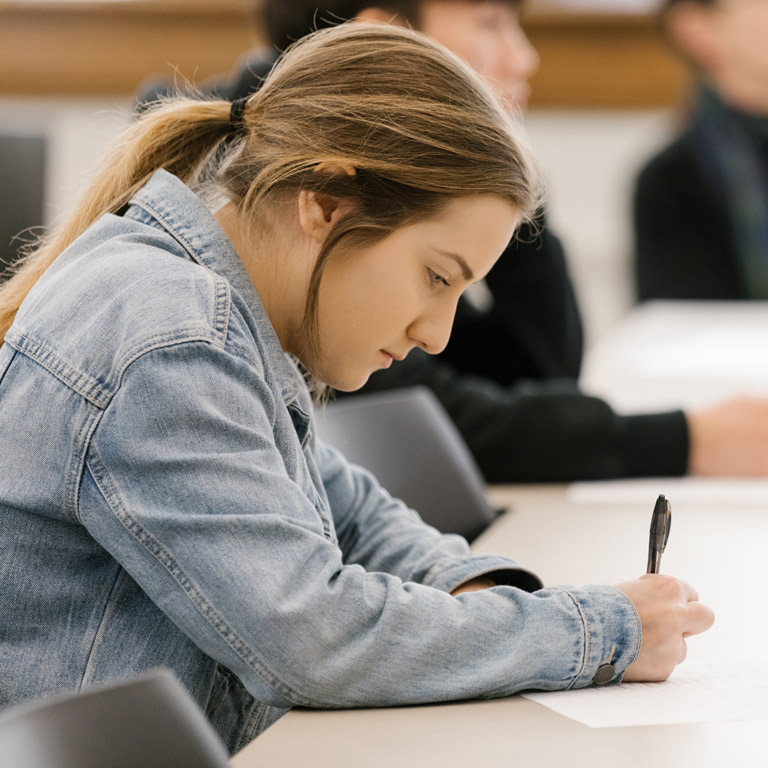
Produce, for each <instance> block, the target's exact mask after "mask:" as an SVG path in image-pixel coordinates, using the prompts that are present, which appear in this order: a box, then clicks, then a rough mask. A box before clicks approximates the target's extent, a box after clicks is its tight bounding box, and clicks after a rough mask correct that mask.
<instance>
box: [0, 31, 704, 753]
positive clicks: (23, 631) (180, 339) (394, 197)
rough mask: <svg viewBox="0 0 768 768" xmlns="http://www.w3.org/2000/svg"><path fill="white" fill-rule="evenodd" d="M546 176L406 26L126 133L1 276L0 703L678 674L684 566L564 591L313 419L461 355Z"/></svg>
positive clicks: (277, 705) (284, 697) (351, 36)
mask: <svg viewBox="0 0 768 768" xmlns="http://www.w3.org/2000/svg"><path fill="white" fill-rule="evenodd" d="M536 189H537V185H536V179H535V172H534V169H533V164H532V163H531V160H530V159H529V156H528V151H527V150H526V148H525V145H524V143H523V142H522V141H521V139H520V137H519V134H518V131H517V128H516V126H515V124H514V123H513V122H512V121H511V120H510V118H509V117H508V116H507V114H506V112H505V111H504V109H503V107H501V106H500V105H499V103H498V102H497V101H496V98H495V96H494V95H493V94H492V93H491V92H490V91H489V90H488V89H487V88H486V87H485V86H484V85H483V84H482V83H481V82H480V81H479V80H478V78H477V76H475V75H474V74H473V73H472V72H471V70H469V69H468V68H467V67H466V66H465V65H464V64H462V63H461V62H460V61H459V60H458V59H457V58H455V57H454V56H452V55H451V54H449V53H448V52H447V51H446V50H445V49H443V48H442V47H440V46H438V45H437V44H435V43H431V42H429V41H428V40H427V39H426V38H425V37H423V36H421V35H420V34H419V33H416V32H410V31H408V30H403V29H396V28H392V27H387V26H384V25H367V24H352V25H343V26H341V27H338V28H335V29H331V30H324V31H322V32H319V33H317V34H315V35H312V36H310V37H308V38H306V39H305V40H304V41H302V42H300V43H299V44H297V45H296V46H295V47H294V48H293V49H292V51H291V52H289V53H288V55H286V56H285V58H284V59H283V60H282V61H281V62H280V64H278V66H277V67H276V69H275V70H274V71H273V72H272V73H271V75H270V76H269V79H268V80H267V81H266V82H265V84H264V87H263V88H262V89H261V90H260V91H259V92H258V93H257V94H254V95H253V96H251V97H250V98H248V99H247V100H243V101H238V102H235V103H234V105H233V106H232V108H230V104H229V103H227V102H223V101H216V100H212V101H207V102H205V101H202V102H201V101H195V100H184V99H179V100H174V101H170V102H168V103H166V104H165V105H164V106H161V107H159V108H157V109H155V110H152V111H150V112H149V113H148V114H146V115H145V116H144V117H142V118H141V119H140V120H139V121H137V123H136V124H134V125H133V126H131V127H130V128H129V129H128V131H127V133H126V134H125V135H124V137H123V138H122V141H121V142H120V143H119V144H118V145H117V146H116V147H115V148H114V151H113V153H112V154H111V156H110V157H109V158H108V160H107V161H106V163H105V165H104V166H103V168H102V169H101V171H100V173H99V174H98V175H97V178H96V179H95V181H94V182H93V184H92V186H91V187H90V189H89V191H88V192H87V194H86V196H85V198H84V199H83V201H82V203H81V204H80V206H79V207H78V209H77V210H76V211H75V213H74V215H73V216H72V218H71V219H70V220H69V221H67V222H66V223H64V224H63V226H61V227H60V228H59V229H58V230H57V231H56V232H54V233H53V234H52V235H51V237H50V238H49V239H48V240H47V241H46V242H44V243H43V244H41V245H40V246H39V247H38V249H37V251H36V252H34V253H32V254H31V255H30V256H29V258H28V260H27V262H26V263H25V265H24V266H23V267H22V269H21V271H19V272H18V273H17V274H16V275H15V276H14V277H13V278H11V280H10V281H9V282H8V283H7V284H6V285H5V286H4V288H3V289H2V292H0V302H1V306H0V309H1V310H2V317H1V319H0V330H1V331H2V333H4V334H5V343H4V344H3V345H2V347H0V443H1V444H2V446H3V451H2V452H0V514H1V515H2V520H3V525H2V527H0V571H1V572H2V583H3V588H2V590H0V628H1V629H0V644H1V645H2V653H0V704H2V706H9V705H12V704H16V703H19V702H22V701H25V700H31V699H35V698H39V697H43V696H48V695H51V694H55V693H59V692H64V691H74V690H79V689H81V688H86V687H88V686H92V685H96V684H99V683H102V682H104V681H108V680H114V679H118V678H124V677H128V676H131V675H133V674H136V673H139V672H141V671H143V670H146V669H148V668H153V667H165V668H168V669H170V670H172V671H173V673H174V674H175V675H176V676H177V677H178V678H179V679H180V680H181V682H182V683H183V684H184V685H185V686H186V688H187V689H188V690H189V691H190V692H191V694H192V695H193V696H194V698H195V699H196V701H197V702H199V704H200V705H201V707H202V708H203V709H204V710H205V711H206V713H207V716H208V718H209V719H210V721H211V722H212V723H213V725H214V727H215V728H216V729H217V731H218V732H219V733H220V734H221V737H222V738H223V740H224V741H225V743H226V744H227V746H228V747H229V749H230V750H232V751H235V750H237V749H238V748H239V747H241V746H242V745H244V744H245V743H246V742H247V741H249V740H250V739H252V738H254V737H255V736H256V735H257V734H258V733H259V732H260V731H262V730H263V729H264V728H266V727H267V726H268V725H269V724H270V723H272V722H273V721H274V720H275V719H277V718H278V717H279V716H280V715H281V714H282V713H284V712H285V711H286V710H287V709H289V708H290V707H292V706H295V705H301V706H305V707H364V706H378V705H391V704H410V703H416V702H431V701H443V700H451V699H463V698H470V697H492V696H505V695H508V694H511V693H514V692H515V691H519V690H521V689H525V688H542V689H563V688H570V687H580V686H586V685H590V684H591V683H592V682H593V678H595V675H598V677H597V679H598V681H601V682H606V681H614V682H620V681H621V680H622V679H623V680H639V679H644V680H659V679H663V678H665V677H666V676H668V675H669V674H670V672H671V671H672V669H673V668H674V666H675V664H677V663H678V662H680V661H681V660H682V658H683V657H684V655H685V638H686V637H687V636H688V635H690V634H694V633H696V632H700V631H702V630H704V629H706V628H707V627H708V626H709V624H710V623H711V621H712V616H711V612H710V610H709V609H708V608H707V607H706V606H704V605H703V604H701V603H700V602H698V598H697V595H696V593H695V592H694V590H693V589H692V588H690V587H688V586H687V585H685V584H684V583H683V582H680V581H678V580H676V579H673V578H671V577H664V576H652V577H642V578H640V579H636V580H629V581H623V582H620V583H619V585H618V586H608V585H599V586H588V587H581V588H576V587H551V588H543V586H542V584H541V583H540V582H539V580H538V579H537V578H536V577H535V576H534V575H533V574H531V573H530V572H528V571H526V570H524V569H523V568H522V567H521V566H519V565H518V564H517V563H515V562H513V561H510V560H506V559H504V558H497V557H487V556H483V557H478V556H472V555H471V554H470V553H469V551H468V548H467V544H466V542H465V541H463V540H462V539H460V538H458V537H455V536H443V535H440V534H438V533H437V532H436V531H435V530H433V529H430V528H428V527H426V526H425V525H424V524H423V523H422V522H421V521H420V520H419V518H418V516H417V515H416V514H415V513H414V512H413V511H411V510H409V509H407V508H404V507H403V506H402V505H401V504H400V503H399V502H397V501H395V500H393V499H392V498H391V497H390V496H388V495H387V493H386V492H385V491H384V490H382V489H381V488H380V487H379V486H378V485H377V483H376V481H375V480H374V479H373V478H372V477H371V476H370V475H369V474H367V473H365V472H364V471H362V470H360V469H356V468H353V467H351V466H350V465H348V464H347V463H346V462H345V460H344V459H343V457H342V456H341V455H339V454H338V453H337V452H336V451H334V450H332V449H331V448H329V447H328V446H326V445H323V444H322V443H321V442H320V441H318V440H316V439H315V437H314V435H313V430H312V405H311V398H310V395H309V391H308V388H307V385H306V384H305V378H304V377H305V376H307V377H309V378H311V381H312V382H313V386H314V387H316V388H320V387H322V386H324V385H331V386H334V387H337V388H339V389H343V390H351V389H355V388H356V387H359V386H361V385H362V384H363V383H364V382H365V380H366V379H367V377H368V376H369V374H370V373H371V372H372V371H374V370H376V369H378V368H382V367H387V366H390V365H397V363H398V361H399V360H400V359H401V358H403V357H404V356H405V355H407V354H408V352H409V351H410V350H411V349H414V348H421V349H423V350H425V351H427V352H438V351H439V350H440V349H442V348H443V346H444V345H445V344H446V341H447V339H448V334H449V331H450V327H451V322H452V318H453V313H454V310H455V308H456V303H457V301H458V298H459V296H460V295H461V293H462V291H464V290H465V289H466V288H467V287H468V286H469V285H470V284H471V283H472V282H473V281H476V280H478V279H480V278H482V277H483V276H484V275H485V274H486V273H487V272H488V270H489V269H490V268H491V266H492V265H493V263H494V261H495V260H496V259H497V257H498V256H499V254H500V253H501V252H502V251H503V250H504V247H505V246H506V244H507V242H508V240H509V239H510V237H511V236H512V234H513V232H514V230H515V227H516V226H517V225H518V224H519V223H520V222H521V221H523V220H525V219H526V217H529V216H531V215H532V214H533V212H534V211H535V210H536V208H537V206H538V204H539V200H538V197H537V192H536ZM14 318H15V319H14ZM286 353H287V354H286ZM295 361H298V362H299V363H300V364H301V366H302V369H303V370H301V369H300V368H298V367H297V365H296V363H295ZM616 545H617V546H621V542H616ZM598 670H600V672H599V674H598Z"/></svg>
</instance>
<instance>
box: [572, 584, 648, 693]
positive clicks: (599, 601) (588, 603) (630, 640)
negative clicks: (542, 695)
mask: <svg viewBox="0 0 768 768" xmlns="http://www.w3.org/2000/svg"><path fill="white" fill-rule="evenodd" d="M557 589H562V590H563V591H564V592H566V593H567V594H568V595H569V597H570V598H571V599H572V600H573V601H574V603H575V605H576V608H577V610H578V611H579V614H580V616H581V619H582V622H583V625H584V662H583V664H582V667H581V671H580V672H579V674H578V675H577V676H576V677H575V678H574V680H573V682H572V684H571V686H570V687H571V688H584V687H586V686H589V685H615V684H617V683H620V682H621V680H622V678H623V677H624V672H625V671H626V669H627V667H628V666H629V665H630V664H631V663H632V662H633V661H634V660H635V659H636V658H637V655H638V654H639V653H640V645H641V643H642V625H641V622H640V616H639V615H638V613H637V609H636V608H635V605H634V603H633V602H632V601H631V600H630V599H629V598H628V597H627V596H626V595H625V594H624V593H623V592H622V591H621V590H619V589H616V587H611V586H608V585H590V586H588V587H578V588H575V587H557Z"/></svg>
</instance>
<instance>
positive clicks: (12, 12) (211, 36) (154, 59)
mask: <svg viewBox="0 0 768 768" xmlns="http://www.w3.org/2000/svg"><path fill="white" fill-rule="evenodd" d="M250 5H251V4H250V2H249V0H218V2H214V1H213V0H210V1H209V2H204V0H187V1H186V2H181V0H107V1H105V2H101V1H100V0H78V1H77V2H72V1H70V0H11V1H10V2H9V1H8V0H0V136H2V135H37V136H40V135H42V136H44V137H45V140H46V141H45V150H44V153H45V173H44V178H43V179H42V181H41V183H42V184H43V187H44V207H43V210H42V217H43V223H51V222H52V221H54V220H55V218H56V217H57V216H59V215H61V214H62V213H64V212H65V211H67V210H68V209H69V207H70V206H72V205H73V204H74V202H75V200H76V199H77V197H78V195H79V192H80V191H81V190H82V188H83V185H84V184H85V183H86V181H87V179H88V177H89V176H90V174H91V173H92V172H93V170H94V169H95V168H96V167H97V165H98V161H99V158H100V156H101V155H102V153H103V151H104V148H105V146H106V144H107V143H108V142H109V140H110V139H111V138H112V137H113V136H114V135H115V134H116V133H118V132H119V131H120V130H121V129H122V128H123V127H124V126H125V125H126V124H127V123H128V121H129V120H130V119H131V110H132V106H133V94H134V93H135V91H136V89H137V88H138V87H139V84H140V82H141V81H142V80H144V79H145V78H146V77H147V76H148V75H149V74H151V73H154V74H156V75H159V76H163V77H167V78H173V77H177V78H180V79H181V80H182V81H183V80H184V79H191V80H193V81H195V82H204V81H205V79H206V78H208V77H210V76H212V75H214V74H216V73H224V72H226V71H227V70H229V69H230V68H231V67H232V66H233V65H234V63H235V61H236V59H237V58H238V55H239V54H240V53H242V52H243V51H245V50H247V49H248V48H249V47H252V46H257V45H258V44H259V43H260V36H259V30H258V29H257V28H256V27H255V26H254V25H253V23H252V17H251V13H250ZM652 6H653V0H540V1H539V2H538V3H536V2H534V5H533V6H532V7H531V10H530V12H529V13H528V14H527V15H526V17H525V19H524V23H525V27H526V29H527V31H528V33H529V36H530V37H531V39H532V41H533V42H534V44H535V45H536V47H537V48H538V49H539V51H540V53H541V58H542V66H541V70H540V72H539V74H538V75H537V77H536V79H535V80H534V83H533V87H534V97H533V100H532V103H531V107H530V109H529V112H528V114H527V118H526V123H527V126H528V130H529V133H530V135H531V139H532V143H533V145H534V148H535V150H536V151H537V153H538V155H539V157H540V159H541V161H542V164H543V166H544V168H545V171H546V173H547V177H548V180H549V190H550V199H551V205H550V215H551V220H552V225H553V228H554V229H555V231H556V232H558V234H560V236H561V237H562V239H563V240H564V242H565V245H566V249H567V253H568V256H569V262H570V266H571V271H572V275H573V278H574V281H575V284H576V289H577V292H578V295H579V300H580V303H581V306H582V311H583V314H584V318H585V324H586V331H587V340H588V343H593V342H594V341H595V340H596V339H598V338H599V337H600V336H601V335H602V334H604V333H605V332H606V331H607V330H609V329H610V328H611V327H612V326H613V325H614V324H615V323H616V322H617V320H618V319H620V318H621V316H622V315H623V314H624V313H625V312H626V311H627V310H628V309H629V307H630V306H631V304H632V301H633V287H632V283H631V277H630V269H629V265H630V255H631V254H630V229H629V227H630V216H629V213H630V196H631V187H632V181H633V178H634V175H635V172H636V170H637V168H638V167H639V165H640V164H641V163H642V161H643V160H644V159H645V158H647V157H648V156H649V155H650V154H651V153H652V152H653V151H654V150H655V149H656V148H657V147H658V146H659V145H661V144H662V143H664V142H665V141H666V140H667V139H668V137H669V135H670V134H671V132H672V131H673V130H674V129H675V125H676V121H677V116H678V114H679V111H680V109H681V104H682V102H683V100H684V93H685V85H686V82H685V76H684V74H683V72H682V71H681V68H680V66H679V64H678V63H677V62H676V61H675V60H674V58H673V57H672V56H671V54H669V53H668V52H667V51H666V49H665V47H664V45H663V43H661V41H660V40H659V39H658V35H657V33H656V29H655V25H654V22H653V19H652V16H651V11H652ZM13 185H14V181H13V179H12V178H8V170H7V169H4V168H2V167H0V186H2V188H3V189H4V190H7V189H8V188H9V187H11V188H13Z"/></svg>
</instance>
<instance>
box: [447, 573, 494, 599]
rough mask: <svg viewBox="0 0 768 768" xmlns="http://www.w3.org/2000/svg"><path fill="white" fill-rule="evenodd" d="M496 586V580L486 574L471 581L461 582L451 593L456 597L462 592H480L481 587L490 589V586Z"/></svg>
mask: <svg viewBox="0 0 768 768" xmlns="http://www.w3.org/2000/svg"><path fill="white" fill-rule="evenodd" d="M495 586H497V585H496V582H495V581H493V580H492V579H488V578H486V577H485V576H478V577H477V578H476V579H471V580H470V581H465V582H464V583H463V584H459V586H458V587H456V589H454V590H453V592H451V594H452V595H453V596H454V597H455V596H456V595H460V594H461V593H462V592H479V591H480V590H481V589H488V588H489V587H495Z"/></svg>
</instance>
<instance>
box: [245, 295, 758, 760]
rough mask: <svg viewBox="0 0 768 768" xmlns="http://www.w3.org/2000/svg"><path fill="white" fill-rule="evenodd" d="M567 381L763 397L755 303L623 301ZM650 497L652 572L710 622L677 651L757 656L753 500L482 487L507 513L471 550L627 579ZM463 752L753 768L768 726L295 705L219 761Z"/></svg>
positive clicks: (650, 404) (684, 395) (663, 395)
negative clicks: (654, 535)
mask: <svg viewBox="0 0 768 768" xmlns="http://www.w3.org/2000/svg"><path fill="white" fill-rule="evenodd" d="M582 385H583V386H584V387H585V388H587V389H588V390H590V391H593V392H595V393H596V394H599V395H602V396H604V397H606V398H607V399H608V400H609V402H611V403H612V405H614V407H616V408H617V409H618V410H624V411H628V412H635V411H638V410H655V409H660V408H676V407H691V406H696V405H701V404H704V403H707V402H712V401H714V400H718V399H724V398H727V397H730V396H732V395H734V394H737V393H740V392H750V393H761V394H768V302H766V303H749V304H727V303H718V304H704V303H694V302H689V303H685V304H675V303H663V304H652V305H648V306H645V307H642V308H641V309H639V310H635V311H634V312H633V313H632V315H631V316H630V317H629V318H628V319H627V321H626V322H625V323H623V324H622V326H621V327H620V328H618V329H617V331H616V332H615V334H613V335H612V336H611V337H610V338H608V339H606V340H605V341H604V342H602V343H601V344H600V345H599V346H598V347H597V348H595V349H594V350H592V351H591V352H590V354H589V355H588V356H587V359H586V364H585V371H584V377H583V380H582ZM692 481H693V482H695V480H692ZM656 493H668V494H669V496H670V499H671V501H672V507H673V526H672V533H671V537H670V542H669V546H668V549H667V552H666V553H665V555H664V559H663V563H662V570H663V571H664V572H666V573H672V574H674V575H676V576H678V577H680V578H683V579H685V580H686V581H688V582H689V583H691V584H692V585H694V586H695V587H696V589H697V590H698V591H699V593H700V595H701V597H702V600H704V601H705V602H707V603H708V604H709V605H711V606H712V607H713V609H714V611H715V615H716V621H715V625H714V627H713V628H712V629H711V630H710V631H709V632H707V633H706V634H704V635H702V636H699V637H694V638H691V639H690V640H689V641H688V649H689V650H688V657H689V658H690V659H693V658H700V659H705V658H713V657H715V658H717V657H720V658H728V659H730V660H732V663H733V664H739V663H740V661H741V659H745V658H749V657H755V656H766V655H767V654H768V651H766V650H765V648H766V637H768V610H766V585H768V557H766V548H768V498H766V503H765V505H761V504H760V503H759V502H758V503H755V502H754V500H753V501H752V503H751V504H749V505H742V506H739V505H734V504H727V505H726V504H722V503H718V504H714V503H712V502H708V501H705V502H704V503H703V504H700V503H698V501H690V500H689V501H688V502H686V503H682V504H678V505H675V501H674V495H673V494H672V493H670V492H669V491H666V490H665V488H664V487H663V481H660V485H659V488H658V489H655V490H654V493H653V494H650V493H649V498H648V499H647V500H646V501H644V502H643V503H639V502H638V501H636V500H629V499H628V498H627V497H626V495H625V497H624V498H623V499H622V498H621V497H618V496H617V499H616V501H615V502H613V503H612V502H611V500H610V499H609V500H608V501H606V500H605V499H603V500H602V501H601V503H595V502H594V500H592V501H591V502H590V503H578V501H576V500H574V496H573V495H569V493H568V491H567V489H566V488H565V487H556V486H549V487H528V488H524V487H517V488H515V487H509V488H495V489H491V496H492V502H493V503H494V504H495V505H496V506H507V505H509V507H510V510H509V511H508V512H507V513H506V514H505V515H504V516H502V517H501V518H500V519H499V520H498V521H497V522H496V523H495V524H494V525H493V526H491V528H489V529H488V531H486V533H485V534H483V535H482V536H481V537H480V538H479V539H478V540H477V541H476V542H475V544H474V546H473V549H474V551H476V552H478V553H490V552H495V553H498V554H502V555H509V556H511V557H514V558H516V559H517V560H519V561H520V562H522V563H524V564H525V565H527V566H528V567H530V568H531V569H533V570H534V571H536V572H537V573H538V574H539V576H540V577H541V578H542V580H543V581H544V583H545V584H548V585H553V584H564V583H570V584H587V583H605V582H608V581H611V580H612V579H613V578H615V577H622V576H625V577H634V576H637V575H640V574H641V573H642V572H643V571H644V569H645V565H646V558H647V542H648V526H649V522H650V515H651V510H652V508H653V503H654V501H655V494H656ZM698 498H701V495H700V496H699V497H698ZM705 498H706V497H705ZM478 764H479V765H483V764H486V765H489V766H490V765H493V766H496V765H510V766H513V765H514V766H519V765H526V766H528V765H531V766H532V765H535V766H543V767H548V766H566V765H567V766H572V767H575V768H580V767H581V766H584V767H585V768H586V767H587V766H589V768H602V767H603V766H605V767H606V768H608V767H609V766H610V768H616V766H621V767H622V768H634V767H635V766H637V768H640V767H641V766H642V768H648V766H652V767H653V768H667V767H669V768H672V767H673V766H674V768H680V766H692V765H695V766H697V768H710V767H712V768H714V766H718V768H720V766H722V765H728V766H739V767H740V768H743V767H750V768H751V766H755V767H757V766H760V767H761V768H763V767H764V766H765V765H768V722H765V721H750V722H723V723H701V724H695V725H664V726H645V727H633V728H595V729H592V728H588V727H587V726H584V725H582V724H580V723H577V722H575V721H573V720H569V719H568V718H565V717H562V716H560V715H558V714H556V713H554V712H552V711H551V710H549V709H547V708H546V707H544V706H542V705H540V704H537V703H535V702H532V701H529V700H527V699H523V698H521V697H519V696H513V697H510V698H506V699H499V700H494V701H476V702H463V703H457V704H446V705H434V706H424V707H402V708H395V709H378V710H354V711H336V712H310V711H304V710H295V711H293V712H290V713H289V714H288V715H286V716H285V717H284V718H282V719H281V720H280V721H278V722H277V723H276V724H275V725H273V726H272V727H271V728H269V729H268V730H267V731H266V732H265V733H264V734H262V735H261V736H259V737H258V738H257V739H256V740H255V741H254V742H253V743H251V744H250V745H249V746H248V747H246V748H245V749H244V750H243V751H242V752H240V753H239V754H238V755H236V756H235V757H234V758H233V760H232V765H233V766H234V768H251V766H252V767H253V768H257V767H258V768H272V767H274V768H298V766H302V768H303V767H304V766H312V767H313V768H326V767H328V768H330V767H331V766H332V767H333V768H347V766H349V767H350V768H351V766H366V768H379V766H381V768H384V766H386V768H392V766H397V767H398V768H424V767H425V766H440V768H465V767H466V766H467V765H478Z"/></svg>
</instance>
